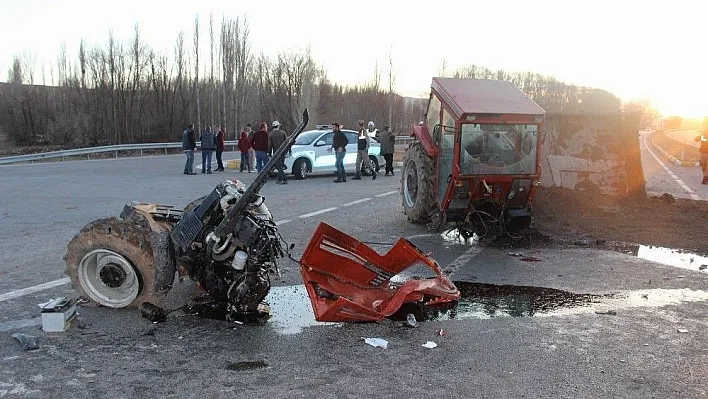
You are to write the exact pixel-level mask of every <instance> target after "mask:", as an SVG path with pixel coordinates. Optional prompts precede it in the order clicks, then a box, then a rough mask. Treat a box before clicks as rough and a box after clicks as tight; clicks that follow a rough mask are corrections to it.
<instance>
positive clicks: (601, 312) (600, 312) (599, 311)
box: [595, 310, 617, 316]
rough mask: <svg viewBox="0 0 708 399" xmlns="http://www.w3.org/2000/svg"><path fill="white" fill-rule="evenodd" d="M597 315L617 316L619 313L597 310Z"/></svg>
mask: <svg viewBox="0 0 708 399" xmlns="http://www.w3.org/2000/svg"><path fill="white" fill-rule="evenodd" d="M595 313H596V314H606V315H610V316H617V311H616V310H596V311H595Z"/></svg>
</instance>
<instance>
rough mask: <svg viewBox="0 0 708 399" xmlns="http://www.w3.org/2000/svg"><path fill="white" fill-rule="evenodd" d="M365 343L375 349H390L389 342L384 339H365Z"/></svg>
mask: <svg viewBox="0 0 708 399" xmlns="http://www.w3.org/2000/svg"><path fill="white" fill-rule="evenodd" d="M362 339H363V340H364V342H365V343H367V344H369V345H371V346H373V347H374V348H384V349H386V348H388V341H386V340H385V339H383V338H363V337H362Z"/></svg>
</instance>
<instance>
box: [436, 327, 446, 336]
mask: <svg viewBox="0 0 708 399" xmlns="http://www.w3.org/2000/svg"><path fill="white" fill-rule="evenodd" d="M435 334H436V335H438V336H440V337H442V336H444V335H446V334H447V332H446V331H445V330H443V329H442V328H439V329H437V330H435Z"/></svg>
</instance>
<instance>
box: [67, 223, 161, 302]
mask: <svg viewBox="0 0 708 399" xmlns="http://www.w3.org/2000/svg"><path fill="white" fill-rule="evenodd" d="M171 245H172V244H171V240H170V239H169V233H167V232H162V233H156V232H152V231H151V230H150V229H149V228H145V227H143V226H140V225H139V224H137V223H135V222H133V221H130V220H123V219H118V218H115V217H111V218H107V219H99V220H95V221H93V222H91V223H89V224H88V225H86V226H85V227H84V228H83V229H81V231H80V232H79V233H78V234H76V235H75V236H74V238H73V239H72V240H71V242H69V245H68V246H67V250H66V255H64V260H65V261H66V273H67V274H68V275H69V278H70V279H71V283H72V285H73V286H74V287H75V288H76V290H77V291H78V292H79V295H80V296H81V297H82V298H86V299H89V300H91V301H93V302H96V303H98V304H100V305H103V306H108V307H112V308H123V307H127V306H130V307H137V306H140V305H141V304H142V303H143V302H150V303H153V304H156V305H159V304H160V302H162V300H163V299H164V298H165V296H166V294H167V291H168V290H169V287H168V286H166V287H158V285H159V283H158V282H157V280H158V272H159V270H158V269H159V267H160V266H159V264H162V263H163V262H166V263H169V262H173V261H174V259H173V258H174V254H173V252H172V249H171ZM171 277H172V278H174V269H172V275H171ZM169 284H171V281H170V282H169Z"/></svg>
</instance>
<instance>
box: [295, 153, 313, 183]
mask: <svg viewBox="0 0 708 399" xmlns="http://www.w3.org/2000/svg"><path fill="white" fill-rule="evenodd" d="M309 171H310V162H309V161H308V160H307V159H305V158H299V159H298V160H297V161H295V163H294V164H293V174H294V175H295V178H296V179H298V180H302V179H304V178H306V177H307V173H308V172H309Z"/></svg>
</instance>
